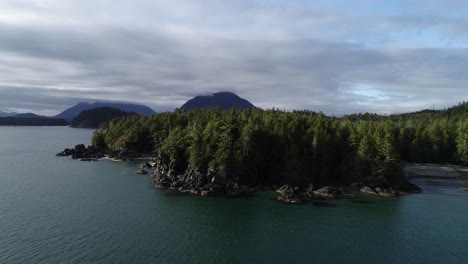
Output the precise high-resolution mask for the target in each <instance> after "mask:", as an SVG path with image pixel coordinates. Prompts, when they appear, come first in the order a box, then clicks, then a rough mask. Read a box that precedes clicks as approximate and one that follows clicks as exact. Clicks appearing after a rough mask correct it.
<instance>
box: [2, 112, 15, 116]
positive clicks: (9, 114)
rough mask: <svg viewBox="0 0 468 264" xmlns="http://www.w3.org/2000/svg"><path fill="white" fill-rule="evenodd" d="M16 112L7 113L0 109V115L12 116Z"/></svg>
mask: <svg viewBox="0 0 468 264" xmlns="http://www.w3.org/2000/svg"><path fill="white" fill-rule="evenodd" d="M14 115H16V113H8V112H2V111H0V117H7V116H14Z"/></svg>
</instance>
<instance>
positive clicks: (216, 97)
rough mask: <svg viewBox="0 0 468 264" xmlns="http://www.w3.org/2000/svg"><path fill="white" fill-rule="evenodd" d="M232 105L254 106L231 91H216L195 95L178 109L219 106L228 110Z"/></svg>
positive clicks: (244, 107)
mask: <svg viewBox="0 0 468 264" xmlns="http://www.w3.org/2000/svg"><path fill="white" fill-rule="evenodd" d="M232 107H236V108H239V109H248V108H256V107H255V106H254V105H253V104H252V103H251V102H249V101H248V100H246V99H244V98H241V97H239V96H238V95H237V94H235V93H233V92H217V93H213V94H211V95H197V96H195V97H194V98H192V99H190V100H188V101H187V102H186V103H185V104H183V105H182V106H181V107H180V109H183V110H190V109H194V108H220V109H223V110H228V109H231V108H232Z"/></svg>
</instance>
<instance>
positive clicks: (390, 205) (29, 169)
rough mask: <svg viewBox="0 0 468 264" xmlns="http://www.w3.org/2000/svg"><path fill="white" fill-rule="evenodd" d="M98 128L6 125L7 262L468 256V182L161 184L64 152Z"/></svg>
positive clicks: (0, 246)
mask: <svg viewBox="0 0 468 264" xmlns="http://www.w3.org/2000/svg"><path fill="white" fill-rule="evenodd" d="M91 133H92V131H91V130H81V129H72V128H64V127H60V128H43V127H32V128H22V127H0V263H325V262H326V263H383V264H384V263H468V183H467V182H463V181H441V180H417V182H416V183H417V184H418V185H420V186H421V187H423V188H424V189H425V192H424V193H422V194H417V195H410V196H406V197H400V198H386V199H384V198H382V199H379V198H372V197H367V196H364V197H362V198H359V199H355V200H340V201H332V202H329V203H318V204H312V203H311V204H305V205H297V206H291V205H284V204H281V203H279V202H276V201H275V196H274V195H273V194H272V193H267V192H266V193H259V194H256V195H254V196H252V197H243V198H206V197H193V196H186V195H180V194H176V193H173V192H168V191H157V190H155V189H154V188H153V186H152V185H151V181H150V179H149V177H147V176H137V175H134V174H133V172H134V171H135V169H136V166H137V164H138V163H135V162H133V163H132V162H128V163H124V162H112V161H99V162H94V163H83V162H77V161H73V160H70V159H68V158H57V157H55V153H57V152H58V151H61V150H63V149H64V148H66V147H69V146H72V145H74V144H78V143H89V139H90V136H91Z"/></svg>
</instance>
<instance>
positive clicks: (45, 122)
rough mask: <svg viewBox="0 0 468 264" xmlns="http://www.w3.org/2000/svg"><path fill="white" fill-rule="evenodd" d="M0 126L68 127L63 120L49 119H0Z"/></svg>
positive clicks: (11, 117)
mask: <svg viewBox="0 0 468 264" xmlns="http://www.w3.org/2000/svg"><path fill="white" fill-rule="evenodd" d="M0 126H68V122H67V121H66V120H64V119H59V118H50V117H16V116H9V117H0Z"/></svg>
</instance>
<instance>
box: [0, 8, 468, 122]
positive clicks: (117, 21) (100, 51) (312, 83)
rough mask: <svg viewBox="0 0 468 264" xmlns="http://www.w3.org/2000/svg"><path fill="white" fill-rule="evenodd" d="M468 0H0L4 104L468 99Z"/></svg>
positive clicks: (0, 104) (403, 108) (416, 103)
mask: <svg viewBox="0 0 468 264" xmlns="http://www.w3.org/2000/svg"><path fill="white" fill-rule="evenodd" d="M467 69H468V1H466V0H460V1H459V0H407V1H403V0H395V1H386V0H382V1H378V0H353V1H349V0H342V1H338V0H326V1H325V0H324V1H322V0H317V1H312V0H310V1H305V0H301V1H295V0H284V1H280V0H271V1H267V0H239V1H235V0H230V1H225V0H219V1H217V0H203V1H201V0H200V1H197V0H187V1H179V0H171V1H167V0H138V1H136V0H79V1H78V0H75V1H71V0H0V111H14V112H35V113H38V114H44V115H54V114H57V113H58V112H60V111H62V110H64V109H66V108H68V107H69V106H71V105H73V104H75V103H78V102H79V101H93V100H111V101H126V102H136V103H141V104H146V105H148V106H150V107H151V108H153V109H154V110H155V111H170V110H172V109H174V108H176V107H180V106H181V105H182V104H183V103H184V102H185V101H187V100H188V99H190V98H192V97H193V96H196V95H199V94H210V93H213V92H218V91H232V92H235V93H236V94H238V95H239V96H241V97H243V98H245V99H247V100H249V101H250V102H252V103H253V104H254V105H256V106H258V107H261V108H264V109H267V108H273V107H275V108H279V109H284V110H293V109H310V110H314V111H322V112H324V113H326V114H329V115H343V114H350V113H357V112H375V113H380V114H392V113H401V112H409V111H416V110H422V109H427V108H432V107H434V108H436V109H443V108H446V107H449V106H452V105H456V104H457V103H458V102H461V101H467V100H468V72H467Z"/></svg>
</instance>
